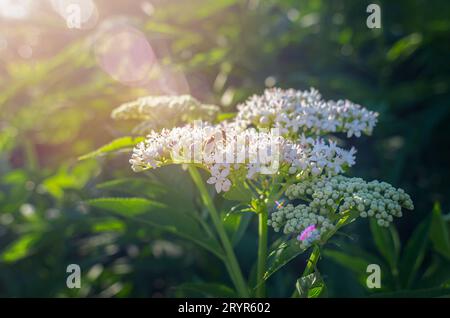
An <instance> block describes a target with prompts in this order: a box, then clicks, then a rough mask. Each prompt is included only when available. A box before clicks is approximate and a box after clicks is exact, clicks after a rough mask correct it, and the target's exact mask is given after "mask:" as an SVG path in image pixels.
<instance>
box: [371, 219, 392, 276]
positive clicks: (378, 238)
mask: <svg viewBox="0 0 450 318" xmlns="http://www.w3.org/2000/svg"><path fill="white" fill-rule="evenodd" d="M370 230H371V232H372V236H373V239H374V241H375V245H376V247H377V249H378V251H379V252H380V254H381V255H382V256H383V257H384V259H385V260H386V261H387V262H388V264H389V266H390V267H391V270H392V271H393V272H396V271H398V270H397V261H398V247H397V246H396V242H395V238H394V237H393V236H392V234H391V232H390V231H389V230H388V229H386V228H384V227H381V226H379V225H378V224H377V222H376V220H373V219H372V220H370Z"/></svg>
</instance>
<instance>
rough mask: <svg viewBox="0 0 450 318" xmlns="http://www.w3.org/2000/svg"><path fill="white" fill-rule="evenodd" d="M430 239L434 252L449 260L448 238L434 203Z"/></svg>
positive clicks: (439, 212) (442, 219) (449, 245)
mask: <svg viewBox="0 0 450 318" xmlns="http://www.w3.org/2000/svg"><path fill="white" fill-rule="evenodd" d="M430 239H431V242H432V243H433V247H434V249H435V250H436V252H438V253H440V254H441V255H442V256H444V257H445V258H447V260H450V238H449V233H448V228H447V224H446V222H445V220H444V218H443V216H442V212H441V206H440V204H439V203H435V204H434V207H433V211H432V220H431V230H430Z"/></svg>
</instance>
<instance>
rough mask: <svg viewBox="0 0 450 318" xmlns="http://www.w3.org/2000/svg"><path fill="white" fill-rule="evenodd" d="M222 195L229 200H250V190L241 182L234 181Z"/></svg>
mask: <svg viewBox="0 0 450 318" xmlns="http://www.w3.org/2000/svg"><path fill="white" fill-rule="evenodd" d="M223 197H224V198H225V199H227V200H231V201H239V202H250V201H251V200H252V191H251V190H250V189H249V188H247V187H246V186H245V184H244V183H242V182H236V183H234V184H233V186H232V187H231V189H230V190H229V191H227V192H225V193H224V195H223Z"/></svg>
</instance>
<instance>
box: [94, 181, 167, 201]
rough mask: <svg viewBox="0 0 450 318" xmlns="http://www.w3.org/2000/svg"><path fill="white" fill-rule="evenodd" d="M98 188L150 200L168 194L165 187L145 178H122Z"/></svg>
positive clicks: (100, 184) (98, 185) (99, 185)
mask: <svg viewBox="0 0 450 318" xmlns="http://www.w3.org/2000/svg"><path fill="white" fill-rule="evenodd" d="M97 188H98V189H101V190H109V191H115V192H121V193H128V194H134V195H139V196H145V197H149V198H156V197H158V196H160V195H161V194H163V193H166V192H167V190H166V189H165V187H164V185H162V184H160V183H158V182H155V181H151V180H148V179H144V178H120V179H115V180H110V181H106V182H103V183H99V184H97Z"/></svg>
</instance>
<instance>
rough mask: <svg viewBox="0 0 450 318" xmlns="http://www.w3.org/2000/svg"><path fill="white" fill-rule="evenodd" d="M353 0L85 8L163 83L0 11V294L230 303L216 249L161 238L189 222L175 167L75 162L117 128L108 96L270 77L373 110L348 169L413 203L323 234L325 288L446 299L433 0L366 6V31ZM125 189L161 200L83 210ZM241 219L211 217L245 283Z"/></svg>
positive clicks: (444, 54)
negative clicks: (117, 77)
mask: <svg viewBox="0 0 450 318" xmlns="http://www.w3.org/2000/svg"><path fill="white" fill-rule="evenodd" d="M370 2H371V1H370ZM370 2H369V1H356V0H335V1H325V0H322V1H320V0H302V1H300V0H280V1H275V0H264V1H263V0H260V1H257V0H214V1H207V0H194V1H187V0H167V1H162V0H160V1H157V0H155V1H152V3H153V7H154V8H155V10H154V12H153V14H152V15H151V16H148V15H146V14H145V13H144V12H143V10H142V8H141V1H127V2H124V1H122V2H120V1H106V0H105V1H96V3H97V5H98V9H99V13H100V20H99V23H100V22H101V21H107V20H114V19H116V18H117V17H119V16H120V17H121V19H124V20H125V21H128V23H131V24H132V25H134V26H135V27H136V28H137V29H139V30H141V31H142V32H143V33H144V34H145V35H146V37H147V40H148V41H149V43H150V44H151V45H152V48H153V50H154V51H155V54H156V56H157V57H158V59H159V62H160V63H161V65H163V66H164V67H165V68H167V69H170V72H171V74H173V77H174V78H176V79H178V78H182V81H181V83H178V82H177V81H175V83H172V84H171V87H170V90H169V91H168V90H167V86H165V85H164V83H162V82H161V81H160V78H159V77H158V75H156V76H155V78H154V79H152V80H151V82H150V84H149V85H146V86H145V87H136V86H135V87H130V86H126V85H123V84H121V83H119V82H116V81H114V80H113V79H112V78H110V77H109V76H108V75H107V74H106V73H105V72H104V71H102V69H101V68H100V67H99V66H98V63H97V61H96V59H95V56H94V54H93V50H92V45H91V43H92V42H93V41H94V42H95V39H96V37H95V36H96V34H97V33H96V32H98V28H92V29H88V30H69V29H67V28H66V27H65V25H64V21H63V20H62V19H61V18H60V17H58V16H56V15H52V14H51V13H50V11H49V10H48V9H46V8H45V7H44V8H42V10H40V11H38V12H37V13H36V14H35V15H33V16H32V17H30V18H29V19H27V20H25V21H7V20H0V34H1V35H2V37H3V38H5V39H6V40H7V41H8V44H9V46H8V48H6V49H3V50H2V51H0V61H1V62H0V295H1V296H6V297H23V296H31V297H72V296H78V297H166V296H218V295H220V296H232V295H233V292H232V291H231V290H230V288H228V287H227V286H225V285H227V284H228V285H230V284H229V282H228V281H227V278H226V274H225V270H224V268H222V265H221V264H220V262H219V261H218V259H217V258H216V257H215V256H213V255H211V254H210V253H207V252H205V251H204V250H201V249H198V248H197V247H196V246H194V245H193V244H192V243H190V241H189V240H188V239H186V238H180V237H178V236H177V235H176V234H177V231H178V229H177V226H185V227H186V228H188V227H189V224H190V223H189V222H190V221H189V220H190V219H191V218H194V217H195V215H197V214H194V213H191V212H192V211H196V212H199V213H200V215H202V214H201V213H202V207H201V204H200V201H199V199H198V195H197V193H196V192H195V191H194V190H193V186H192V182H191V181H190V179H189V178H188V176H187V174H186V172H184V171H182V170H181V169H178V168H165V169H161V171H157V172H152V173H149V174H148V176H146V177H143V176H142V175H135V174H133V173H132V172H130V169H129V165H128V163H127V160H128V154H126V153H125V154H123V155H121V156H118V157H114V158H113V157H109V156H104V157H102V158H101V159H100V160H95V159H89V160H84V161H78V160H77V158H78V157H79V156H81V155H83V154H86V153H88V152H90V151H93V150H95V149H96V148H98V147H99V146H101V145H103V144H105V143H107V142H109V141H110V140H112V139H115V138H117V137H120V136H124V135H128V134H129V133H128V132H129V127H128V126H126V125H124V124H119V123H115V122H113V121H112V120H111V119H110V112H111V110H112V109H113V108H114V107H116V106H118V105H119V104H121V103H122V102H125V101H129V100H133V99H135V98H137V97H139V96H145V95H148V94H167V93H186V92H189V93H191V94H192V95H194V96H195V97H197V98H198V99H199V100H202V101H204V102H208V103H214V104H218V105H221V107H222V110H223V112H225V113H227V112H232V111H233V110H234V108H233V107H234V105H236V103H238V102H240V101H243V100H244V99H246V98H247V97H248V96H249V95H251V94H253V93H261V92H262V90H263V89H264V88H265V86H266V85H270V84H273V83H276V86H280V87H285V88H287V87H293V88H298V89H307V88H309V87H310V86H314V87H316V88H317V89H319V90H320V91H321V93H322V94H323V95H324V96H325V97H326V98H329V99H338V98H348V99H350V100H352V101H355V102H358V103H360V104H362V105H364V106H366V107H367V108H369V109H372V110H376V111H378V112H380V122H379V125H378V126H377V127H376V129H375V133H374V135H373V136H372V137H370V138H367V137H364V138H361V139H360V140H355V141H354V143H355V145H356V147H357V149H358V157H357V165H356V167H355V168H354V169H353V170H352V173H354V174H355V175H358V176H361V177H364V178H367V179H375V178H377V179H383V180H385V181H387V182H390V183H392V184H393V185H395V186H398V187H402V188H404V189H405V190H406V191H407V192H408V193H409V194H410V195H411V197H412V198H413V200H414V203H415V206H416V208H415V210H414V211H413V212H412V213H407V214H406V215H404V217H403V218H401V219H399V220H397V221H396V226H397V229H398V231H395V230H392V231H391V232H384V231H381V230H379V229H376V228H373V227H372V228H371V226H370V224H368V223H367V222H363V221H359V222H357V224H353V225H352V226H351V227H350V228H349V229H348V230H347V231H346V234H347V235H343V236H342V237H339V238H337V239H335V240H334V241H333V242H332V243H333V244H329V246H328V249H327V250H326V252H325V255H324V256H323V259H322V260H321V261H320V265H319V266H320V268H321V272H322V273H324V275H326V276H324V277H323V279H324V281H325V282H326V284H327V293H328V296H335V297H349V296H358V297H362V296H373V295H378V296H383V295H384V296H430V297H432V296H442V295H449V291H448V286H449V285H448V284H449V283H450V267H449V265H450V243H449V239H450V238H449V235H448V231H449V222H450V221H449V220H450V218H449V215H448V211H449V203H450V202H449V197H450V183H449V180H450V169H449V162H450V147H449V144H450V134H449V131H448V125H449V124H450V87H449V86H450V63H449V56H450V54H449V53H450V42H449V38H450V19H449V17H450V3H449V2H448V1H444V0H442V1H437V0H435V1H421V0H414V1H406V0H399V1H377V3H378V4H379V5H380V6H381V8H382V28H381V29H368V28H367V27H366V18H367V15H368V14H367V13H366V7H367V5H368V4H369V3H370ZM35 33H36V34H38V35H39V38H40V41H39V43H38V44H36V47H35V48H34V52H36V53H35V56H34V57H33V59H32V60H26V59H22V58H21V57H19V56H18V55H17V54H16V53H15V52H16V48H17V47H19V46H20V45H21V43H23V42H24V41H27V39H28V38H29V37H30V36H31V35H32V34H35ZM186 83H187V84H188V86H187V85H186ZM188 88H189V89H188ZM168 189H170V191H168ZM137 195H138V196H140V197H142V198H147V199H155V198H157V199H158V201H162V202H165V203H167V205H168V206H169V208H168V209H167V208H164V209H167V211H166V210H164V209H163V208H161V207H152V209H154V210H155V211H156V212H155V213H156V214H155V215H156V216H158V217H156V216H155V215H153V219H145V220H142V219H140V218H139V217H140V215H139V213H136V215H134V214H135V213H133V215H130V214H129V213H128V214H127V213H124V212H126V211H124V210H123V209H122V210H121V211H122V212H121V213H119V215H118V214H117V213H114V212H120V211H112V212H109V211H107V210H105V209H104V208H105V202H101V201H97V204H91V205H87V204H86V203H85V202H86V200H88V199H92V198H96V197H98V198H100V197H112V196H118V197H127V196H137ZM436 202H440V204H441V205H439V204H438V203H436ZM217 203H218V204H219V205H220V204H222V206H224V205H223V204H225V203H223V202H221V201H220V200H219V199H218V202H217ZM142 204H145V203H144V202H133V206H134V205H138V206H141V205H142ZM136 209H137V210H136ZM138 210H139V208H137V207H135V208H134V209H133V211H138ZM203 212H204V211H203ZM446 213H447V214H446ZM183 218H186V220H184V219H183ZM246 218H247V217H239V218H236V217H234V216H231V217H228V219H227V220H228V221H227V225H228V228H229V231H230V234H231V235H236V236H237V237H238V238H237V239H236V242H237V244H236V249H237V255H238V257H239V259H240V261H241V262H242V264H243V268H244V272H245V273H246V274H247V275H249V276H250V277H252V275H253V274H252V273H253V266H254V262H255V259H256V249H257V247H256V241H255V237H256V230H257V229H256V226H255V225H256V224H253V222H252V220H250V219H248V220H246ZM183 220H184V221H183ZM171 221H173V224H171ZM242 222H248V223H249V228H248V230H247V231H246V232H241V231H240V230H239V229H240V228H242V226H240V224H242ZM149 224H150V226H149ZM155 225H157V226H155ZM371 230H372V231H371ZM186 231H194V232H195V228H188V229H186ZM272 239H273V238H272ZM71 263H76V264H80V266H81V268H82V274H83V276H82V277H83V279H82V288H81V289H80V290H69V289H67V287H66V284H65V281H66V275H67V274H66V272H65V269H66V266H67V265H69V264H71ZM304 263H305V258H304V257H299V258H297V259H295V260H294V261H292V262H290V263H289V264H288V265H287V266H285V267H284V268H283V269H282V270H280V271H278V272H277V273H276V274H274V275H273V277H271V278H270V280H269V282H268V286H269V288H268V291H269V295H270V296H273V297H282V296H290V295H291V293H292V290H293V288H294V284H295V281H296V279H297V278H298V277H299V275H300V274H301V272H302V271H303V267H304ZM369 263H377V264H381V265H382V269H383V278H382V282H383V288H382V290H381V291H373V290H368V289H367V288H366V287H364V286H365V284H364V282H365V277H366V273H365V268H366V266H367V264H369ZM384 273H386V275H384ZM187 282H188V283H187ZM183 283H184V284H183ZM218 283H220V285H219V284H218ZM382 293H384V294H382Z"/></svg>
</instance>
